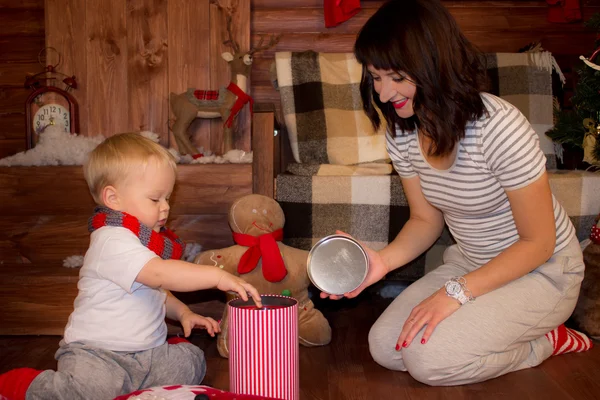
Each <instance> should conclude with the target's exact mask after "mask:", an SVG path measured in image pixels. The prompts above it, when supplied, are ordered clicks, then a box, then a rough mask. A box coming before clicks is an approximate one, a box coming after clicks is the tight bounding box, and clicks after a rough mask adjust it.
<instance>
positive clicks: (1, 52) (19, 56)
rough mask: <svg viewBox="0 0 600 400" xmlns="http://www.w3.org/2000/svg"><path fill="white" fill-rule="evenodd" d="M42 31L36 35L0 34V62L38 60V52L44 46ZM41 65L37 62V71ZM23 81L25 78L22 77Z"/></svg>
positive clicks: (40, 68)
mask: <svg viewBox="0 0 600 400" xmlns="http://www.w3.org/2000/svg"><path fill="white" fill-rule="evenodd" d="M45 40H46V39H45V36H44V33H43V32H42V34H40V35H37V36H20V35H19V36H7V35H5V34H4V33H3V34H2V36H0V64H4V63H6V62H11V61H12V62H36V63H37V62H38V58H37V56H38V53H39V52H40V50H42V49H43V48H44V47H45ZM42 69H43V67H42V66H41V65H40V64H38V70H37V72H40V71H42ZM23 82H25V78H23Z"/></svg>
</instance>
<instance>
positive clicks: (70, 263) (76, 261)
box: [63, 256, 83, 268]
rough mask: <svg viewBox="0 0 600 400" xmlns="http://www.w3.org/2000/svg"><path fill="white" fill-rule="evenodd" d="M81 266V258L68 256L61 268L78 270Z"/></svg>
mask: <svg viewBox="0 0 600 400" xmlns="http://www.w3.org/2000/svg"><path fill="white" fill-rule="evenodd" d="M82 265H83V256H69V257H67V258H65V259H64V260H63V267H67V268H79V267H81V266H82Z"/></svg>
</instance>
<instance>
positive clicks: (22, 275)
mask: <svg viewBox="0 0 600 400" xmlns="http://www.w3.org/2000/svg"><path fill="white" fill-rule="evenodd" d="M78 275H79V270H78V269H70V268H64V267H56V268H52V269H49V268H43V267H38V266H32V265H28V264H15V265H0V299H1V301H2V307H0V321H2V324H0V335H27V334H38V335H62V333H63V332H64V328H65V324H66V322H67V318H68V316H69V314H70V313H71V311H72V310H73V300H74V299H75V296H77V280H78Z"/></svg>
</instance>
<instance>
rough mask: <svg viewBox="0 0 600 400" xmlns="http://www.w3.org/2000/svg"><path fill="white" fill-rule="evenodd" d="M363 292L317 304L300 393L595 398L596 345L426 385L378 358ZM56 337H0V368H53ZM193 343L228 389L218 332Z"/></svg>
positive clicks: (598, 395)
mask: <svg viewBox="0 0 600 400" xmlns="http://www.w3.org/2000/svg"><path fill="white" fill-rule="evenodd" d="M387 303H388V302H387V301H386V300H382V299H379V298H378V299H369V298H367V297H363V298H359V299H354V300H342V301H339V302H332V301H327V302H326V303H317V304H318V305H319V307H320V308H321V309H322V310H324V313H325V315H326V317H327V318H328V319H329V321H330V322H331V325H332V327H333V341H332V343H331V344H330V345H329V346H325V347H319V348H311V349H308V348H304V347H300V386H301V396H300V398H301V399H302V400H317V399H318V400H344V399H349V400H350V399H352V400H362V399H382V400H384V399H414V400H427V399H451V400H467V399H469V400H476V399H486V400H488V399H494V400H495V399H508V400H524V399H543V400H552V399H557V400H558V399H560V400H568V399H577V400H592V399H600V345H597V346H596V347H594V349H592V350H591V351H589V352H586V353H580V354H565V355H561V356H556V357H552V358H551V359H549V360H547V361H546V362H544V363H543V364H542V365H541V366H539V367H537V368H532V369H529V370H525V371H519V372H515V373H511V374H508V375H505V376H503V377H500V378H497V379H493V380H490V381H488V382H484V383H480V384H475V385H468V386H457V387H428V386H426V385H423V384H421V383H419V382H417V381H415V380H414V379H412V378H411V377H410V375H408V374H407V373H402V372H392V371H389V370H386V369H384V368H382V367H380V366H379V365H377V364H376V363H375V362H374V361H373V360H372V359H371V357H370V355H369V351H368V345H367V334H368V331H369V327H370V326H371V324H372V323H373V322H374V320H375V319H376V317H377V315H379V313H380V312H381V311H382V310H383V309H384V308H385V306H386V305H387ZM59 340H60V337H57V336H39V337H24V336H0V373H2V372H5V371H7V370H9V369H11V368H15V367H22V366H28V367H33V368H38V369H48V368H55V367H56V361H55V360H54V358H53V356H54V352H55V351H56V348H57V345H58V341H59ZM192 342H193V343H195V344H197V345H198V346H200V347H201V348H203V349H204V350H205V354H206V356H207V362H208V373H207V375H206V378H205V381H204V384H207V385H211V386H214V387H217V388H221V389H225V390H226V389H228V387H229V378H228V361H227V360H226V359H223V358H221V357H219V355H218V353H217V350H216V341H215V339H212V338H210V337H209V336H208V335H206V334H205V333H204V332H202V331H200V332H198V333H194V334H193V335H192Z"/></svg>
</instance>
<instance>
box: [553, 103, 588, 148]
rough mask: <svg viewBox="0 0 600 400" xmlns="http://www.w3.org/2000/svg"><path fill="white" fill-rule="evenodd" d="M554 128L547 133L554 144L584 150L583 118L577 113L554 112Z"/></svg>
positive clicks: (557, 110) (570, 111) (556, 110)
mask: <svg viewBox="0 0 600 400" xmlns="http://www.w3.org/2000/svg"><path fill="white" fill-rule="evenodd" d="M554 119H555V123H554V127H553V128H552V129H550V130H549V131H547V132H546V135H547V136H548V137H549V138H550V139H552V141H553V142H556V143H561V144H563V145H567V146H572V147H578V148H580V149H582V148H583V137H584V135H585V129H584V127H583V118H581V116H580V115H579V114H578V113H576V112H575V111H572V110H569V111H564V110H559V109H555V110H554Z"/></svg>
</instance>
